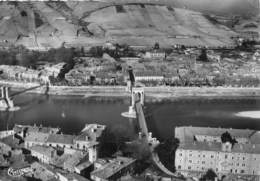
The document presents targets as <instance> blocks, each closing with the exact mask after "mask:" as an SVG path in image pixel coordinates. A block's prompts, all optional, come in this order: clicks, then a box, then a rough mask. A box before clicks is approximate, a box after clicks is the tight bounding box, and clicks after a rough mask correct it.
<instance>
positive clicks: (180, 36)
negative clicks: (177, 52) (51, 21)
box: [84, 5, 235, 46]
mask: <svg viewBox="0 0 260 181" xmlns="http://www.w3.org/2000/svg"><path fill="white" fill-rule="evenodd" d="M123 9H124V12H117V11H116V8H115V7H108V8H105V9H102V10H99V11H97V12H94V13H92V14H91V15H90V16H89V17H87V18H85V19H84V20H85V21H87V22H95V23H96V24H99V25H100V26H101V27H103V29H105V31H106V36H105V37H106V39H108V40H116V41H119V42H121V43H128V44H133V45H135V44H136V45H152V44H154V43H155V42H160V44H161V45H164V46H170V45H173V44H184V45H207V46H222V45H231V44H232V41H231V40H230V37H231V36H234V35H235V33H234V32H232V31H231V30H229V29H228V28H226V27H224V26H221V25H213V24H212V23H211V22H209V21H208V20H207V19H206V18H205V17H204V16H203V15H202V14H201V13H198V12H194V11H190V10H185V9H178V8H169V7H166V6H153V5H145V6H140V5H128V6H123ZM104 17H106V18H104Z"/></svg>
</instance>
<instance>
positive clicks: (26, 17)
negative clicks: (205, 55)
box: [0, 1, 236, 50]
mask: <svg viewBox="0 0 260 181" xmlns="http://www.w3.org/2000/svg"><path fill="white" fill-rule="evenodd" d="M174 7H175V6H174ZM174 7H173V6H170V4H169V5H167V6H162V5H147V4H146V5H137V4H131V5H117V6H111V2H107V1H105V2H92V1H91V2H88V1H85V2H76V1H69V2H35V1H34V2H33V1H32V2H13V3H12V2H10V3H8V2H2V3H1V4H0V45H1V46H3V47H6V46H10V45H11V44H16V45H19V44H22V45H25V46H26V47H28V48H30V49H41V50H45V49H49V48H56V47H59V46H61V45H62V44H65V45H67V46H73V47H81V46H84V47H86V46H89V45H97V44H103V43H104V42H106V41H113V42H119V43H128V44H130V45H153V44H154V43H155V42H160V44H161V45H162V46H169V45H173V44H185V45H206V46H222V45H231V44H232V41H231V40H230V37H231V36H234V35H236V33H234V32H233V31H231V30H230V29H228V28H227V27H225V26H223V25H220V24H213V23H212V22H210V21H209V20H208V19H206V18H205V17H204V16H203V14H201V13H199V12H195V11H191V10H188V9H182V8H174Z"/></svg>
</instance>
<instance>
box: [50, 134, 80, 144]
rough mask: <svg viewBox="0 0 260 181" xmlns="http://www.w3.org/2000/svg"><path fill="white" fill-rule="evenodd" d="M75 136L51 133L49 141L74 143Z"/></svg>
mask: <svg viewBox="0 0 260 181" xmlns="http://www.w3.org/2000/svg"><path fill="white" fill-rule="evenodd" d="M74 138H75V136H73V135H65V134H51V135H49V137H48V139H47V142H48V143H60V144H73V140H74Z"/></svg>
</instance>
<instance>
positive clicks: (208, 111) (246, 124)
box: [0, 94, 260, 140]
mask: <svg viewBox="0 0 260 181" xmlns="http://www.w3.org/2000/svg"><path fill="white" fill-rule="evenodd" d="M14 102H15V104H16V105H17V106H20V107H21V109H20V110H19V111H16V112H0V118H1V119H0V130H5V129H7V128H8V129H11V128H12V127H13V125H14V124H15V123H16V124H31V125H33V124H37V125H40V124H42V125H43V126H52V127H60V128H61V129H62V131H63V132H64V133H67V134H77V133H78V132H79V131H80V130H81V129H82V128H83V127H84V125H85V124H90V123H99V124H105V125H107V126H108V127H109V128H110V129H111V130H112V131H114V132H115V133H118V134H123V135H124V136H127V137H133V136H134V135H136V131H137V129H138V128H137V124H136V121H134V120H129V119H127V118H123V117H122V116H121V113H122V112H125V111H126V110H128V105H129V100H128V99H127V98H125V99H123V98H83V97H68V96H58V97H54V96H49V97H46V96H45V95H37V94H23V95H19V96H17V97H16V98H15V99H14ZM257 110H260V98H248V99H239V98H237V99H232V100H227V99H223V98H221V99H200V98H196V99H180V100H176V101H171V102H170V101H165V102H157V103H152V102H147V103H145V115H146V119H147V124H148V128H149V131H151V132H152V133H153V135H154V136H156V137H157V138H158V139H160V140H162V139H165V138H168V137H170V136H173V135H174V128H175V127H176V126H204V127H208V126H209V127H225V128H241V129H246V128H248V129H258V130H260V119H253V118H247V117H238V116H236V114H237V113H239V112H243V111H257Z"/></svg>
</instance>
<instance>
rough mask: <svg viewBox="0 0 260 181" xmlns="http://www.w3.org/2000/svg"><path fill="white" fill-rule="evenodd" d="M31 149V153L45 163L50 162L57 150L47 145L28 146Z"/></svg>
mask: <svg viewBox="0 0 260 181" xmlns="http://www.w3.org/2000/svg"><path fill="white" fill-rule="evenodd" d="M28 149H29V150H30V151H31V155H32V156H34V157H36V158H38V159H39V161H41V162H42V163H45V164H50V163H52V161H53V159H54V158H55V157H56V156H57V152H56V150H55V149H54V148H52V147H47V146H39V145H37V146H32V147H29V148H28Z"/></svg>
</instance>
